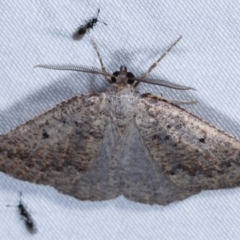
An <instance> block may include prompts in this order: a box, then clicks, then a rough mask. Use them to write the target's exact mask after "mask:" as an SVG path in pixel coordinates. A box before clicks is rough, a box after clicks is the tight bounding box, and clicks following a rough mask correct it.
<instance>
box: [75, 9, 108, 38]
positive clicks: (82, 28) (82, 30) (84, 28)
mask: <svg viewBox="0 0 240 240" xmlns="http://www.w3.org/2000/svg"><path fill="white" fill-rule="evenodd" d="M99 13H100V9H98V12H97V17H95V18H92V19H90V20H89V21H87V22H86V24H85V25H82V26H80V27H79V28H78V29H77V31H76V32H74V34H73V36H72V37H73V39H74V40H79V39H81V38H82V37H83V36H84V34H85V33H86V31H87V30H88V29H90V28H93V27H94V26H95V24H96V23H97V22H101V21H99V20H98V15H99ZM101 23H103V24H105V25H107V24H106V23H105V22H101Z"/></svg>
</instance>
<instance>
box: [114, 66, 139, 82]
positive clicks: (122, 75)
mask: <svg viewBox="0 0 240 240" xmlns="http://www.w3.org/2000/svg"><path fill="white" fill-rule="evenodd" d="M112 75H114V76H116V77H111V81H112V83H117V84H124V85H125V84H131V85H132V84H133V83H134V75H133V74H132V73H131V72H128V71H127V68H126V67H125V66H120V69H119V71H116V72H114V73H113V74H112Z"/></svg>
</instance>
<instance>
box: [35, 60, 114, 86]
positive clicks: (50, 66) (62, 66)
mask: <svg viewBox="0 0 240 240" xmlns="http://www.w3.org/2000/svg"><path fill="white" fill-rule="evenodd" d="M34 68H46V69H51V70H62V71H75V72H86V73H92V74H100V75H104V76H109V77H116V76H114V75H112V74H110V73H108V72H106V71H105V72H102V70H100V69H98V68H95V67H84V66H79V65H71V64H39V65H37V66H34ZM110 83H111V82H110Z"/></svg>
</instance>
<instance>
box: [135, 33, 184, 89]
mask: <svg viewBox="0 0 240 240" xmlns="http://www.w3.org/2000/svg"><path fill="white" fill-rule="evenodd" d="M181 38H182V36H180V37H179V38H178V39H177V40H176V41H175V42H174V43H173V44H172V45H171V46H170V47H169V48H168V49H167V51H166V52H164V53H163V54H162V56H161V57H160V58H159V59H158V60H157V61H156V62H155V63H153V64H152V66H151V67H150V68H149V69H148V70H147V72H146V74H145V75H143V77H142V78H146V77H147V76H148V75H149V73H150V72H151V71H152V70H153V69H154V68H155V67H156V66H157V65H158V63H159V62H160V61H161V60H162V59H163V58H164V57H165V56H166V55H167V54H168V53H169V52H170V51H171V50H172V49H173V48H174V47H175V46H176V44H177V43H178V42H179V41H180V40H181ZM139 83H140V81H137V82H136V83H135V84H134V87H137V86H138V85H139Z"/></svg>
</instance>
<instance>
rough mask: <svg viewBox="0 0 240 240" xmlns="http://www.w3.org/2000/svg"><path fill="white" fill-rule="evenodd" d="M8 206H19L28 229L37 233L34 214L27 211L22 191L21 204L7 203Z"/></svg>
mask: <svg viewBox="0 0 240 240" xmlns="http://www.w3.org/2000/svg"><path fill="white" fill-rule="evenodd" d="M7 207H17V208H18V211H19V214H20V216H21V219H23V220H24V222H25V225H26V227H27V229H28V230H29V231H30V232H31V233H35V232H36V231H37V228H36V225H35V223H34V221H33V219H32V216H31V215H30V213H29V212H28V211H27V209H26V206H25V205H24V204H23V202H22V192H20V201H19V204H18V205H17V206H11V205H7Z"/></svg>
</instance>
